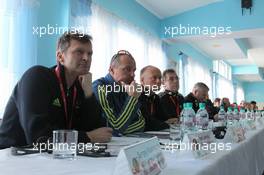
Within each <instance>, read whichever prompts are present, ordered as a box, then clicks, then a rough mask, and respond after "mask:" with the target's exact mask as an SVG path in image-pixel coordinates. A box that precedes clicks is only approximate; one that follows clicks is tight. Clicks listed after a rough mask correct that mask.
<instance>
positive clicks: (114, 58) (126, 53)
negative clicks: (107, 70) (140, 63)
mask: <svg viewBox="0 0 264 175" xmlns="http://www.w3.org/2000/svg"><path fill="white" fill-rule="evenodd" d="M120 55H127V56H129V57H131V58H133V59H134V57H133V56H132V55H131V54H130V53H129V52H128V51H126V50H119V51H118V52H117V53H116V54H114V56H113V57H112V58H111V63H113V61H115V60H116V59H117V58H118V56H120Z"/></svg>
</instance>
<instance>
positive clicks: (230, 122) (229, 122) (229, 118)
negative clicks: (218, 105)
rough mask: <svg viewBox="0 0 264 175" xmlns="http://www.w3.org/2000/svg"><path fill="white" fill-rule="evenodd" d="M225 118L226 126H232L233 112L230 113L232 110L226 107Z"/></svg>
mask: <svg viewBox="0 0 264 175" xmlns="http://www.w3.org/2000/svg"><path fill="white" fill-rule="evenodd" d="M226 118H227V125H228V126H229V125H232V124H233V119H234V117H233V112H232V108H231V107H228V108H227V113H226Z"/></svg>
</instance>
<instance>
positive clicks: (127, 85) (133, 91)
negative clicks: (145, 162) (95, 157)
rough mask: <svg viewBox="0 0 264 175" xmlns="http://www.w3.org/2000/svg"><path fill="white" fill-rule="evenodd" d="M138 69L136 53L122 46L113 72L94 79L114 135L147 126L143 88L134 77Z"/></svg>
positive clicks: (105, 115)
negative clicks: (142, 95) (142, 100)
mask: <svg viewBox="0 0 264 175" xmlns="http://www.w3.org/2000/svg"><path fill="white" fill-rule="evenodd" d="M135 70H136V63H135V60H134V58H133V56H132V55H131V54H130V53H129V52H128V51H125V50H120V51H119V52H117V54H115V55H114V56H113V57H112V59H111V62H110V67H109V73H108V74H107V75H106V76H105V77H103V78H100V79H98V80H96V81H95V82H93V91H94V93H95V97H96V99H97V100H98V102H99V104H100V106H101V111H102V117H103V118H104V119H105V120H106V123H107V126H110V127H112V128H113V130H114V132H113V135H122V134H129V133H132V132H137V131H143V130H144V125H145V120H144V117H143V116H142V114H141V111H140V103H139V101H138V98H139V96H140V95H141V92H142V89H140V87H141V86H139V85H138V84H136V83H135V81H134V77H135V74H134V73H135Z"/></svg>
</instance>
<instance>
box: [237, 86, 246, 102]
mask: <svg viewBox="0 0 264 175" xmlns="http://www.w3.org/2000/svg"><path fill="white" fill-rule="evenodd" d="M242 100H245V94H244V90H243V88H242V87H241V86H240V85H237V87H236V102H237V104H240V102H241V101H242Z"/></svg>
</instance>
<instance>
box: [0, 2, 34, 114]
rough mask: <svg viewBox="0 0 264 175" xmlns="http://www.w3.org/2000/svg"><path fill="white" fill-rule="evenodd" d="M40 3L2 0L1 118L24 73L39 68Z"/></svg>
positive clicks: (0, 8)
mask: <svg viewBox="0 0 264 175" xmlns="http://www.w3.org/2000/svg"><path fill="white" fill-rule="evenodd" d="M38 5H39V3H38V1H37V0H1V6H0V25H1V28H0V82H1V83H0V92H1V93H2V96H1V100H0V118H2V116H3V112H4V109H5V106H6V104H7V100H8V98H9V96H10V94H11V92H12V90H13V88H14V86H15V84H16V83H17V81H18V79H19V78H20V77H21V75H22V74H23V72H24V71H25V70H26V69H28V68H29V67H31V66H32V65H34V64H36V38H34V36H33V35H32V26H34V24H36V23H35V22H36V20H35V17H36V11H35V10H34V9H35V7H37V6H38Z"/></svg>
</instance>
